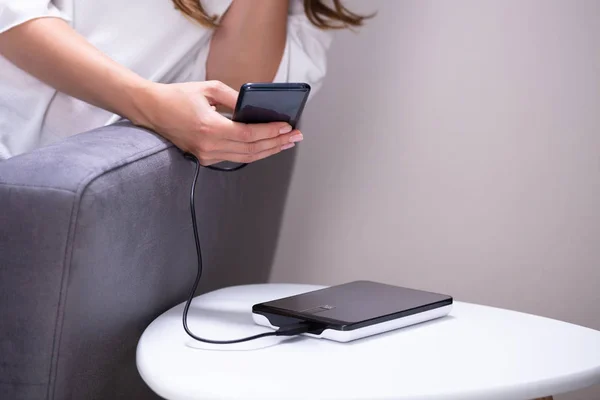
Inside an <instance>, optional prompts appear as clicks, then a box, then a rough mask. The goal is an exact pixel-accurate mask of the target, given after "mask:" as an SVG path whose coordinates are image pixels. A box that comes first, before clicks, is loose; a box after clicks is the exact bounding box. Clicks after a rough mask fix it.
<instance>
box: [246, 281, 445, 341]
mask: <svg viewBox="0 0 600 400" xmlns="http://www.w3.org/2000/svg"><path fill="white" fill-rule="evenodd" d="M452 304H453V299H452V297H451V296H448V295H444V294H439V293H432V292H426V291H422V290H416V289H409V288H405V287H400V286H393V285H389V284H384V283H378V282H372V281H364V280H362V281H354V282H349V283H345V284H341V285H336V286H331V287H327V288H324V289H319V290H314V291H310V292H307V293H302V294H299V295H295V296H290V297H285V298H281V299H277V300H272V301H267V302H264V303H260V304H255V305H254V306H253V307H252V317H253V320H254V322H255V323H256V324H258V325H261V326H266V327H270V328H273V329H277V328H279V327H282V326H286V325H291V324H296V323H298V322H308V323H310V324H311V325H313V326H314V329H311V331H310V332H308V333H306V334H305V335H307V336H311V337H315V338H323V339H330V340H334V341H337V342H350V341H353V340H356V339H360V338H364V337H367V336H372V335H377V334H380V333H383V332H389V331H392V330H395V329H399V328H402V327H406V326H410V325H414V324H418V323H421V322H425V321H429V320H433V319H436V318H441V317H444V316H446V315H448V313H449V312H450V310H451V308H452Z"/></svg>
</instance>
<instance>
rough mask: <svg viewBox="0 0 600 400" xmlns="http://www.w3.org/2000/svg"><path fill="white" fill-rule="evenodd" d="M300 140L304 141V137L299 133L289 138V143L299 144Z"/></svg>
mask: <svg viewBox="0 0 600 400" xmlns="http://www.w3.org/2000/svg"><path fill="white" fill-rule="evenodd" d="M302 139H304V136H303V135H302V134H301V133H299V134H297V135H294V136H292V137H291V138H290V142H292V143H295V142H300V141H301V140H302Z"/></svg>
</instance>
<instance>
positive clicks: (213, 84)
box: [205, 80, 224, 93]
mask: <svg viewBox="0 0 600 400" xmlns="http://www.w3.org/2000/svg"><path fill="white" fill-rule="evenodd" d="M205 84H206V89H208V91H209V92H211V93H214V92H217V91H219V90H222V89H223V85H224V83H223V82H221V81H217V80H211V81H206V82H205Z"/></svg>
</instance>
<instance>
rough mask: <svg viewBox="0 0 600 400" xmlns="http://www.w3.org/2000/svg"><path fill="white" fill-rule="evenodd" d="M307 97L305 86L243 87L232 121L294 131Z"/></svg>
mask: <svg viewBox="0 0 600 400" xmlns="http://www.w3.org/2000/svg"><path fill="white" fill-rule="evenodd" d="M309 94H310V85H309V84H308V83H246V84H244V85H242V87H241V88H240V94H239V96H238V100H237V104H236V106H235V110H234V112H233V117H232V119H233V120H234V121H236V122H243V123H246V124H255V123H265V122H287V123H289V124H290V125H291V126H292V129H295V128H296V125H297V124H298V121H299V120H300V117H301V116H302V111H304V106H305V105H306V101H307V100H308V95H309Z"/></svg>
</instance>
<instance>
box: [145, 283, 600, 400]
mask: <svg viewBox="0 0 600 400" xmlns="http://www.w3.org/2000/svg"><path fill="white" fill-rule="evenodd" d="M318 288H321V286H308V285H286V284H259V285H248V286H237V287H230V288H225V289H221V290H217V291H214V292H211V293H208V294H205V295H202V296H198V297H196V298H195V299H194V301H193V302H192V306H191V307H190V313H189V326H190V329H191V330H192V331H193V332H194V333H195V334H197V335H199V336H201V337H207V338H212V339H233V338H238V337H243V336H248V335H252V334H256V333H259V332H264V331H266V330H267V329H266V328H263V327H259V326H256V325H254V323H253V321H252V317H251V314H250V313H251V308H252V305H253V304H255V303H259V302H262V301H267V300H272V299H276V298H281V297H285V296H289V295H293V294H298V293H303V292H306V291H309V290H314V289H318ZM182 311H183V304H180V305H178V306H176V307H174V308H172V309H171V310H169V311H167V312H165V313H164V314H163V315H161V316H160V317H159V318H157V319H156V320H155V321H154V322H152V323H151V324H150V325H149V326H148V328H147V329H146V331H145V332H144V334H143V335H142V337H141V338H140V341H139V345H138V349H137V365H138V370H139V372H140V374H141V376H142V378H143V379H144V381H145V382H146V383H147V384H148V385H149V386H150V388H151V389H152V390H154V391H155V392H156V393H157V394H158V395H160V396H162V397H164V398H166V399H169V400H204V399H221V400H223V399H232V400H233V399H235V400H238V399H239V400H242V399H243V400H253V399H256V400H259V399H260V400H286V399H294V400H296V399H298V400H300V399H302V400H309V399H310V400H312V399H315V400H316V399H322V400H363V399H364V400H378V399H380V400H383V399H385V400H417V399H418V400H438V399H439V400H442V399H443V400H528V399H535V398H541V397H544V396H550V395H553V394H559V393H563V392H567V391H571V390H576V389H580V388H583V387H586V386H591V385H594V384H596V383H600V332H598V331H595V330H592V329H587V328H583V327H580V326H576V325H572V324H568V323H564V322H560V321H556V320H552V319H547V318H541V317H537V316H533V315H528V314H522V313H517V312H513V311H507V310H502V309H498V308H491V307H484V306H479V305H475V304H468V303H461V302H455V305H454V308H453V311H452V312H451V314H450V315H449V316H448V317H447V318H443V319H440V320H437V321H431V322H426V323H423V324H420V325H417V326H413V327H408V328H404V329H401V330H397V331H394V332H389V333H386V334H382V335H379V336H375V337H371V338H366V339H362V340H359V341H356V342H351V343H347V344H343V343H336V342H332V341H328V340H324V339H314V338H308V337H304V336H302V337H295V338H281V337H267V338H263V339H259V340H256V341H251V342H246V343H240V344H236V345H208V344H203V343H199V342H196V341H194V340H192V339H191V338H189V337H188V336H187V335H186V334H185V332H184V330H183V328H182V324H181V317H182Z"/></svg>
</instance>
